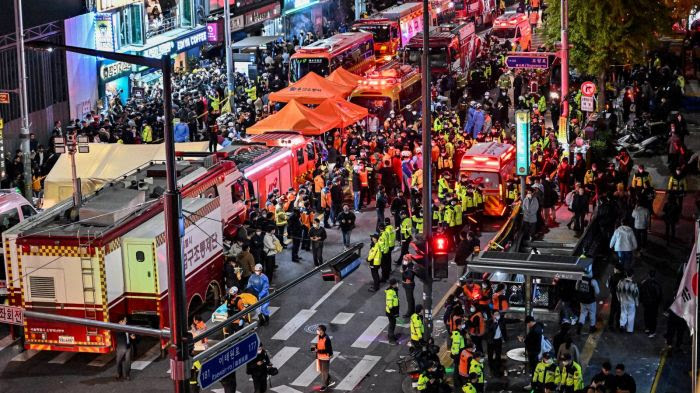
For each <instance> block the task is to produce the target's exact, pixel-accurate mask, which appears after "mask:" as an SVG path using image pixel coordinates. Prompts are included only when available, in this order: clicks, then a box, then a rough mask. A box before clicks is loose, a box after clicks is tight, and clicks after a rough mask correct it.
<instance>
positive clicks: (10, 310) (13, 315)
mask: <svg viewBox="0 0 700 393" xmlns="http://www.w3.org/2000/svg"><path fill="white" fill-rule="evenodd" d="M0 323H9V324H11V325H20V326H21V325H24V311H23V310H22V307H14V306H4V305H0Z"/></svg>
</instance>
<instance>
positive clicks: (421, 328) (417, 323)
mask: <svg viewBox="0 0 700 393" xmlns="http://www.w3.org/2000/svg"><path fill="white" fill-rule="evenodd" d="M422 313H423V306H421V305H420V304H419V305H417V306H416V309H415V311H414V312H413V314H411V321H410V324H409V328H410V331H411V348H412V349H413V350H418V349H419V348H420V343H421V342H422V340H423V332H425V325H424V324H423V314H422Z"/></svg>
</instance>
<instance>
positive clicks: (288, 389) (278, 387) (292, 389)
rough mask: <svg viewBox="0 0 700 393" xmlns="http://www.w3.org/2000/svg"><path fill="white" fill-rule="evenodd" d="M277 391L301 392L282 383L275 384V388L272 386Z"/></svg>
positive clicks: (280, 392) (281, 392)
mask: <svg viewBox="0 0 700 393" xmlns="http://www.w3.org/2000/svg"><path fill="white" fill-rule="evenodd" d="M270 390H272V391H273V392H275V393H301V392H300V391H298V390H296V389H294V388H290V387H289V386H287V385H280V386H275V387H274V388H270Z"/></svg>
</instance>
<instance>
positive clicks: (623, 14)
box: [545, 0, 672, 107]
mask: <svg viewBox="0 0 700 393" xmlns="http://www.w3.org/2000/svg"><path fill="white" fill-rule="evenodd" d="M560 12H561V7H560V2H559V1H556V0H555V1H552V2H550V3H549V7H548V8H547V10H546V22H545V35H546V39H547V42H548V43H549V44H553V43H554V42H556V41H559V40H560V39H561V37H560V36H561V34H560V33H561V27H560ZM671 24H672V22H671V18H670V12H669V9H668V8H667V7H665V6H663V5H662V4H661V3H660V2H659V1H658V0H595V1H590V0H569V44H570V45H572V48H571V49H570V50H569V63H570V65H571V67H573V68H575V69H576V70H578V71H579V72H581V73H583V74H587V75H594V76H597V77H598V103H599V105H600V106H601V107H603V106H604V105H605V78H606V74H607V72H608V70H609V68H610V66H612V65H616V64H640V63H644V55H645V52H646V51H647V50H648V49H649V48H650V47H651V45H652V43H653V41H654V40H655V39H656V38H657V37H658V34H660V33H662V32H664V31H667V30H669V29H670V27H671ZM562 93H565V92H562Z"/></svg>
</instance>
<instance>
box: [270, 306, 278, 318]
mask: <svg viewBox="0 0 700 393" xmlns="http://www.w3.org/2000/svg"><path fill="white" fill-rule="evenodd" d="M268 308H269V309H270V316H272V315H273V314H274V313H276V312H277V310H279V309H280V308H279V307H274V306H270V307H268Z"/></svg>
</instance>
